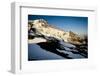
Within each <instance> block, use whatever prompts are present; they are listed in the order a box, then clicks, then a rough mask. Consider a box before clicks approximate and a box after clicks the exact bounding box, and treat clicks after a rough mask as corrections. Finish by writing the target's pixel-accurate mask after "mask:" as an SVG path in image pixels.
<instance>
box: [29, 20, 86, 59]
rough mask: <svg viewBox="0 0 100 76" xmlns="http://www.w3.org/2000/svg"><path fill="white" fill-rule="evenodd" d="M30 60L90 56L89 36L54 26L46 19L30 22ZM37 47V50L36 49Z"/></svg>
mask: <svg viewBox="0 0 100 76" xmlns="http://www.w3.org/2000/svg"><path fill="white" fill-rule="evenodd" d="M28 43H29V44H28V56H29V57H28V60H29V61H31V60H41V59H63V58H65V59H75V58H88V47H87V46H88V44H87V37H86V38H85V39H82V38H81V37H79V36H78V35H77V34H75V33H74V32H72V31H69V32H66V31H63V30H61V29H59V28H57V27H54V26H52V25H50V24H48V22H47V21H46V20H43V19H38V20H34V21H29V22H28ZM34 49H35V50H34Z"/></svg>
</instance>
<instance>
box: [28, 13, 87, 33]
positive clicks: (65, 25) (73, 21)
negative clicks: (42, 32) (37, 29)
mask: <svg viewBox="0 0 100 76" xmlns="http://www.w3.org/2000/svg"><path fill="white" fill-rule="evenodd" d="M36 19H44V20H46V21H47V22H48V23H49V24H50V25H53V26H56V27H58V28H60V29H62V30H64V31H72V32H74V33H77V34H80V35H87V32H88V17H81V16H51V15H28V20H36Z"/></svg>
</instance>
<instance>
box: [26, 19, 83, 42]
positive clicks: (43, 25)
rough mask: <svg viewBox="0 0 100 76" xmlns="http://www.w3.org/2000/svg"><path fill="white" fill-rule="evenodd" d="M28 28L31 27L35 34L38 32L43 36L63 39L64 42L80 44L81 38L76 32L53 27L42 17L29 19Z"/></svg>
mask: <svg viewBox="0 0 100 76" xmlns="http://www.w3.org/2000/svg"><path fill="white" fill-rule="evenodd" d="M28 29H29V30H30V29H33V30H34V31H35V34H36V33H38V34H42V35H44V36H48V37H54V38H57V39H59V40H63V41H65V42H71V43H74V44H75V43H76V44H81V43H80V40H81V38H80V37H79V36H78V35H77V34H75V33H73V32H71V31H69V32H66V31H63V30H61V29H59V28H57V27H54V26H52V25H50V24H48V22H47V21H46V20H44V19H37V20H33V21H29V23H28Z"/></svg>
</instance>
